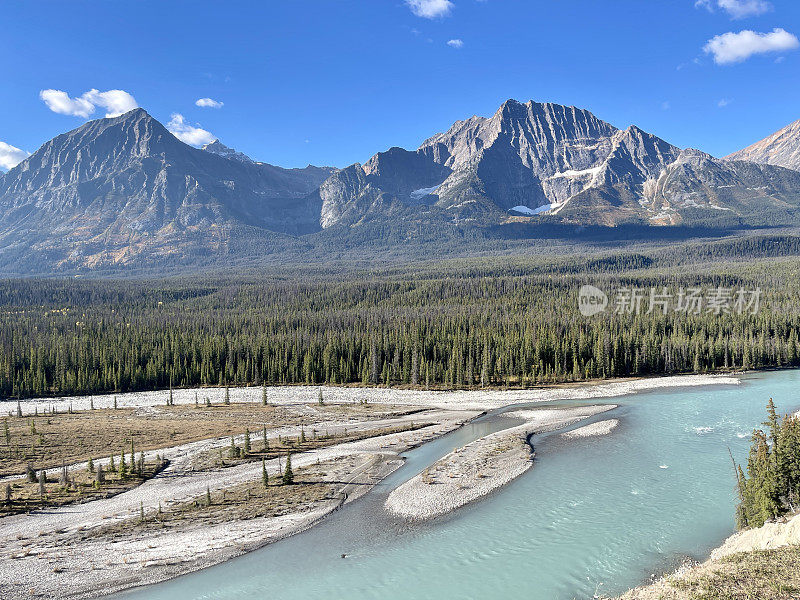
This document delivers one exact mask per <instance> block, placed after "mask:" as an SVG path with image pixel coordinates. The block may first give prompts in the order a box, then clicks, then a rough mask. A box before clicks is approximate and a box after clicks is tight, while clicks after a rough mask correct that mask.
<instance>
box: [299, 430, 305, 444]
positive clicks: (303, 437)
mask: <svg viewBox="0 0 800 600" xmlns="http://www.w3.org/2000/svg"><path fill="white" fill-rule="evenodd" d="M305 441H306V430H305V429H304V428H303V427H302V426H301V427H300V443H301V444H304V443H305Z"/></svg>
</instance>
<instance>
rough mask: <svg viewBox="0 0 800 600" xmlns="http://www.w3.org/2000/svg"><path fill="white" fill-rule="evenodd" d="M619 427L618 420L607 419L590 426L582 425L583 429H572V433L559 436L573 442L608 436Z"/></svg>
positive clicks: (568, 432)
mask: <svg viewBox="0 0 800 600" xmlns="http://www.w3.org/2000/svg"><path fill="white" fill-rule="evenodd" d="M617 425H619V420H618V419H608V420H607V421H598V422H597V423H592V424H591V425H584V426H583V427H578V428H577V429H573V430H572V431H567V432H565V433H562V434H561V437H563V438H565V439H568V440H574V439H579V438H587V437H594V436H598V435H608V434H609V433H611V432H612V431H614V429H616V428H617Z"/></svg>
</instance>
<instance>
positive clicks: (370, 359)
mask: <svg viewBox="0 0 800 600" xmlns="http://www.w3.org/2000/svg"><path fill="white" fill-rule="evenodd" d="M798 248H800V246H798V244H797V239H796V238H793V237H792V238H781V237H771V238H751V239H745V240H730V241H722V242H715V243H705V244H698V245H695V246H689V245H681V246H667V247H665V248H663V249H655V250H648V251H642V252H631V251H625V252H616V253H613V252H612V253H608V252H594V253H593V254H591V255H590V256H589V257H588V258H587V257H585V256H581V255H578V254H569V255H561V256H553V257H549V258H548V257H544V256H542V255H541V254H539V255H535V256H519V257H500V258H498V257H486V258H470V259H460V260H452V261H448V262H439V263H434V262H428V263H417V264H410V265H405V266H403V265H401V266H390V267H386V268H384V269H364V270H357V269H355V268H349V269H348V268H338V269H337V268H333V267H331V268H330V269H323V268H321V267H318V268H310V267H309V268H305V269H297V268H295V269H293V270H289V269H287V270H286V271H281V270H278V269H273V270H271V271H264V272H252V273H243V274H241V275H237V276H231V275H217V276H213V277H212V276H197V275H195V276H183V277H174V278H170V279H163V278H161V279H157V280H141V279H140V280H119V279H117V280H108V279H106V280H88V279H87V280H83V279H75V278H73V279H16V280H6V281H2V282H0V397H3V398H12V397H27V396H46V395H62V394H78V393H100V392H110V391H120V392H124V391H134V390H150V389H159V388H161V389H163V388H167V387H169V386H170V385H172V386H174V387H182V386H194V385H245V384H254V385H258V384H294V383H304V384H319V383H330V384H364V385H390V386H394V385H411V386H428V387H447V388H453V387H480V386H510V387H515V386H520V387H524V386H531V385H537V384H549V383H558V382H570V381H580V380H587V379H594V378H611V377H625V376H652V375H660V374H677V373H706V372H718V371H726V370H743V369H755V368H768V367H789V366H798V365H800V276H798V265H800V262H798V260H797V258H796V254H797V253H798ZM742 256H747V259H746V261H745V260H741V259H739V260H737V258H736V257H742ZM584 284H592V285H594V286H597V287H599V288H600V289H603V290H606V291H607V292H608V295H609V306H608V308H607V310H605V311H604V312H602V313H600V314H598V315H594V316H591V317H586V316H583V315H582V314H581V313H580V312H579V310H578V290H579V288H580V287H581V286H582V285H584ZM692 287H694V288H697V289H699V288H702V289H704V290H709V291H714V290H717V289H726V290H731V291H732V292H733V291H735V290H738V289H747V290H753V289H759V290H761V297H760V305H759V306H758V310H757V311H755V314H752V311H744V312H742V313H741V314H740V313H739V312H738V311H735V310H732V305H731V306H726V307H723V308H721V309H719V310H712V309H711V308H710V305H706V306H707V307H703V308H702V309H701V310H699V311H687V310H684V311H683V312H680V311H676V310H674V309H673V308H674V307H673V306H671V307H670V310H662V309H661V307H660V306H656V307H655V309H654V310H648V308H650V307H649V306H648V299H647V296H648V293H649V291H650V290H651V289H653V288H654V289H657V290H658V291H659V292H660V291H661V290H663V289H664V288H667V290H668V291H669V292H670V295H671V296H672V302H675V299H676V297H677V295H678V292H680V291H681V290H688V289H690V288H692ZM632 288H636V289H639V290H643V295H644V296H645V298H644V299H643V302H642V305H641V307H640V308H641V310H639V311H624V310H623V311H621V314H617V311H616V310H615V293H616V292H615V291H618V290H620V289H632Z"/></svg>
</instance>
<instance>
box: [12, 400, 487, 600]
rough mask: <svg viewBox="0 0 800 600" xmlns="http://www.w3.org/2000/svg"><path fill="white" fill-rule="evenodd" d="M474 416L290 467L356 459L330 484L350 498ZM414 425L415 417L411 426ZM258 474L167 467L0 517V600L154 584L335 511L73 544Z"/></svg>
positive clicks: (274, 465)
mask: <svg viewBox="0 0 800 600" xmlns="http://www.w3.org/2000/svg"><path fill="white" fill-rule="evenodd" d="M478 414H479V413H477V412H475V411H438V412H437V414H436V415H433V416H432V420H434V421H435V423H434V424H432V425H429V426H427V427H423V428H421V429H417V430H414V431H405V432H400V433H393V434H387V435H381V436H376V437H373V438H369V439H366V440H360V441H355V442H346V443H342V444H338V445H335V446H330V447H326V448H320V449H318V450H312V451H309V452H303V453H298V454H295V455H294V456H293V457H292V464H293V466H294V468H295V469H302V468H304V467H309V466H312V465H316V464H317V462H319V463H323V464H325V463H330V462H332V461H340V464H344V463H341V461H343V460H351V461H356V462H353V463H352V464H351V465H350V468H349V469H345V470H342V471H341V472H340V473H338V474H337V476H336V480H339V481H341V480H346V481H348V482H349V483H348V484H347V485H345V486H343V488H342V491H343V492H345V493H347V494H348V500H349V501H352V500H353V499H355V498H356V497H358V496H360V495H361V494H363V493H365V492H366V491H367V490H368V489H369V488H370V487H371V486H372V485H374V484H375V483H377V482H379V481H380V480H381V479H382V478H383V477H384V476H385V475H386V474H388V472H390V471H391V470H393V469H394V468H397V467H398V466H400V465H401V464H402V461H401V460H400V459H399V458H398V454H399V453H400V452H404V451H406V450H408V449H410V448H413V447H415V446H418V445H420V444H422V443H425V442H426V441H429V440H431V439H434V438H436V437H439V436H441V435H443V434H445V433H447V432H449V431H452V430H454V429H456V428H458V427H459V426H461V425H462V424H463V423H464V422H466V421H468V420H471V419H473V418H474V417H475V416H477V415H478ZM420 420H421V419H419V416H417V422H419V421H420ZM194 450H196V451H197V450H199V448H197V447H196V448H194ZM176 464H178V463H176ZM365 465H366V467H365ZM170 466H171V467H172V466H173V465H170ZM267 469H268V471H269V472H270V473H271V475H273V476H275V475H277V473H278V460H271V461H267ZM260 477H261V463H260V462H252V463H246V464H243V465H239V466H235V467H229V468H226V469H217V470H213V471H202V472H185V471H182V472H180V473H176V472H174V471H169V470H167V471H164V472H162V473H161V474H159V476H157V477H155V478H154V479H151V480H148V481H146V482H145V483H143V484H142V485H141V486H139V487H137V488H134V489H132V490H130V491H128V492H125V493H123V494H119V495H117V496H114V497H112V498H108V499H104V500H96V501H93V502H88V503H85V504H77V505H69V506H65V507H62V508H57V509H52V510H47V511H42V512H38V513H32V514H22V515H14V516H9V517H4V518H3V519H0V598H3V600H13V599H17V598H30V597H37V596H38V597H45V598H53V599H60V598H89V597H95V596H101V595H105V594H108V593H111V592H112V591H114V590H118V589H125V588H128V587H132V586H136V585H145V584H149V583H155V582H157V581H163V580H165V579H169V578H171V577H175V576H177V575H180V574H183V573H188V572H190V571H193V570H197V569H200V568H204V567H207V566H210V565H212V564H217V563H219V562H222V561H224V560H227V559H229V558H231V557H233V556H237V555H239V554H243V553H244V552H247V551H250V550H253V549H255V548H258V547H260V546H263V545H265V544H267V543H270V542H272V541H275V540H276V539H280V538H282V537H286V536H288V535H292V534H294V533H297V532H298V531H301V530H303V529H305V528H307V527H309V526H310V525H312V524H313V523H315V522H316V521H318V520H319V519H320V518H322V517H323V516H324V515H326V514H328V513H329V512H330V511H332V510H334V509H335V508H337V506H338V505H339V502H338V501H336V502H330V503H326V504H325V505H324V506H318V507H316V508H314V509H313V510H309V511H302V512H300V513H294V514H292V515H286V516H283V517H274V518H263V519H253V520H250V521H230V522H227V523H225V524H223V525H219V526H205V527H195V526H193V525H192V524H191V523H188V524H187V526H186V527H184V528H180V529H177V530H171V531H166V532H164V533H163V534H159V535H157V536H147V537H146V538H143V539H139V540H136V539H118V538H113V537H112V538H110V539H109V538H102V537H101V538H100V539H98V540H97V541H94V540H92V541H88V542H87V541H86V540H82V541H79V542H76V538H81V537H85V534H86V531H87V530H91V529H93V528H97V527H100V526H106V525H109V524H111V523H113V522H115V521H125V520H128V519H137V518H138V517H139V513H140V510H141V509H142V507H143V508H144V510H145V512H146V513H149V514H152V513H153V512H154V511H155V510H157V507H158V505H159V503H161V505H162V506H163V507H165V508H166V507H168V506H170V505H171V504H176V503H181V502H186V501H191V500H192V499H194V498H198V497H202V496H203V494H205V492H206V490H208V489H210V490H211V491H212V492H213V491H215V490H220V489H224V488H229V487H232V486H234V485H237V484H241V483H244V482H248V481H254V480H258V479H260ZM358 477H362V478H364V479H365V481H364V483H365V484H364V485H359V486H357V487H355V488H353V489H350V491H347V490H348V486H352V484H354V483H356V482H357V481H358V479H357V478H358ZM31 592H33V593H31Z"/></svg>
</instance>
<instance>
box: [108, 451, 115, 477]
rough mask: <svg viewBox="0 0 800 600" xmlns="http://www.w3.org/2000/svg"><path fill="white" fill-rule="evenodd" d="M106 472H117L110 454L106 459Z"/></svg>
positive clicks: (112, 456)
mask: <svg viewBox="0 0 800 600" xmlns="http://www.w3.org/2000/svg"><path fill="white" fill-rule="evenodd" d="M108 470H109V471H110V472H111V473H116V472H117V465H115V464H114V455H113V454H112V455H111V456H110V457H109V459H108Z"/></svg>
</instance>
